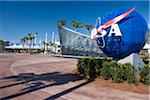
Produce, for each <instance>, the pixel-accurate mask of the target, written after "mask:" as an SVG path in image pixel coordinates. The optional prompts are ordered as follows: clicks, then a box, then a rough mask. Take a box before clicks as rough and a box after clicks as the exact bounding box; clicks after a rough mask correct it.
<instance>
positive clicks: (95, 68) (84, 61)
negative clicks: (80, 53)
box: [77, 58, 100, 79]
mask: <svg viewBox="0 0 150 100" xmlns="http://www.w3.org/2000/svg"><path fill="white" fill-rule="evenodd" d="M99 64H100V61H99V60H96V59H95V58H81V59H79V60H78V63H77V67H78V71H79V72H80V74H81V75H83V76H84V77H85V78H87V79H89V78H96V77H97V76H99V75H100V65H99Z"/></svg>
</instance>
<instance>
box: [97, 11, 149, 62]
mask: <svg viewBox="0 0 150 100" xmlns="http://www.w3.org/2000/svg"><path fill="white" fill-rule="evenodd" d="M127 11H128V10H126V9H119V10H115V11H112V12H110V13H109V14H108V15H106V17H104V18H102V19H101V24H102V25H103V24H105V23H106V22H108V21H110V20H111V19H113V18H115V17H117V16H119V15H121V14H123V13H125V12H127ZM117 24H118V26H119V28H120V31H121V33H122V36H115V35H113V34H112V35H111V36H108V33H109V31H110V29H111V27H108V28H106V29H105V30H106V31H107V35H105V36H104V41H105V47H103V48H101V45H103V40H102V38H101V37H98V38H97V39H96V41H97V43H98V45H99V47H100V48H101V50H102V51H103V52H104V53H105V54H106V55H108V56H109V57H113V58H114V59H116V60H119V59H123V58H125V57H127V56H128V55H130V54H131V53H138V52H139V51H140V50H141V49H142V48H143V46H144V45H145V43H146V40H147V36H148V26H147V23H146V21H145V19H144V18H143V17H142V16H141V15H140V14H139V13H137V12H136V11H133V12H131V13H130V14H129V15H128V16H126V17H125V18H124V19H122V20H121V21H119V22H117ZM99 26H101V25H99ZM99 26H97V28H98V27H99Z"/></svg>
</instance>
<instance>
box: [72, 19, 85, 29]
mask: <svg viewBox="0 0 150 100" xmlns="http://www.w3.org/2000/svg"><path fill="white" fill-rule="evenodd" d="M71 25H72V26H73V27H74V28H75V31H77V29H78V28H82V27H83V24H82V23H81V22H76V21H72V22H71Z"/></svg>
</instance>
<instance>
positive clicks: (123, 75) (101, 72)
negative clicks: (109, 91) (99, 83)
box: [77, 58, 150, 85]
mask: <svg viewBox="0 0 150 100" xmlns="http://www.w3.org/2000/svg"><path fill="white" fill-rule="evenodd" d="M77 67H78V72H79V73H80V74H81V75H82V76H84V77H85V78H87V79H93V78H96V77H98V76H102V78H103V79H104V80H109V79H111V78H112V81H113V82H115V83H122V82H124V81H127V82H128V83H129V84H137V83H138V80H137V79H136V77H135V73H136V72H137V70H136V68H135V67H134V66H132V65H131V64H130V63H126V64H118V63H117V62H116V61H109V60H100V59H95V58H81V59H78V63H77ZM149 72H150V66H148V65H147V66H145V67H144V68H141V69H140V74H139V75H140V81H141V82H142V83H144V84H147V85H149V84H150V73H149Z"/></svg>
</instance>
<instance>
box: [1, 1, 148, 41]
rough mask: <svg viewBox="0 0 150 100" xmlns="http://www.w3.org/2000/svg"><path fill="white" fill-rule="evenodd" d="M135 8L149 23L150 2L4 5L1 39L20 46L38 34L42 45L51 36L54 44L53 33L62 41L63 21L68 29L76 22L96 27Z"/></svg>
mask: <svg viewBox="0 0 150 100" xmlns="http://www.w3.org/2000/svg"><path fill="white" fill-rule="evenodd" d="M135 6H136V7H137V8H136V11H137V12H139V13H140V14H141V15H142V16H143V17H144V18H145V19H146V21H147V23H149V1H138V0H131V1H117V0H109V1H107V0H106V1H82V2H81V1H70V2H69V1H36V2H35V1H22V2H19V1H7V2H6V1H5V2H4V1H3V2H2V1H0V39H4V40H8V41H11V42H15V43H16V42H20V38H21V37H24V36H26V35H27V33H28V32H36V31H37V32H39V37H40V38H41V40H42V41H44V34H45V33H46V32H47V33H48V40H49V41H50V39H51V32H55V34H56V37H57V38H58V29H57V26H56V21H57V20H59V19H66V20H67V26H68V27H70V26H71V25H70V23H71V21H73V20H75V21H81V22H83V23H84V24H92V25H94V23H95V20H96V18H97V17H99V16H100V17H104V16H105V15H106V14H107V13H109V12H110V11H112V10H115V9H120V8H126V9H131V8H133V7H135ZM70 28H71V27H70ZM83 32H85V30H84V29H83Z"/></svg>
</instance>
